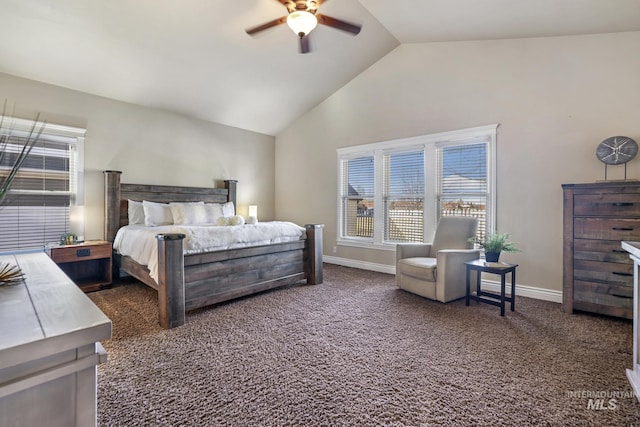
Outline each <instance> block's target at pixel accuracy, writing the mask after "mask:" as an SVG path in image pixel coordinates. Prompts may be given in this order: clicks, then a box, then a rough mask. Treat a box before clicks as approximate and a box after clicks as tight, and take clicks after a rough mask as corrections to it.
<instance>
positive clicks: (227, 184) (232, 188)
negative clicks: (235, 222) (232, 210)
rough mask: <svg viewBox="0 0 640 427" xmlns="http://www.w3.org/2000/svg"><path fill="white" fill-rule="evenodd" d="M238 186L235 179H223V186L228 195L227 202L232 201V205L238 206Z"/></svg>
mask: <svg viewBox="0 0 640 427" xmlns="http://www.w3.org/2000/svg"><path fill="white" fill-rule="evenodd" d="M237 186H238V181H237V180H235V179H225V180H224V188H226V189H227V190H229V195H228V196H227V201H228V202H233V206H235V207H236V209H237V208H238V206H237V205H236V188H237Z"/></svg>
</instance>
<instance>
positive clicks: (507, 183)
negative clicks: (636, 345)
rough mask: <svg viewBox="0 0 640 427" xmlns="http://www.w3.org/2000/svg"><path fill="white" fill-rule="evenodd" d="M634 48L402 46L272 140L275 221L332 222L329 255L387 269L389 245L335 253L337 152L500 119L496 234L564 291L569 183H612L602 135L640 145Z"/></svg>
mask: <svg viewBox="0 0 640 427" xmlns="http://www.w3.org/2000/svg"><path fill="white" fill-rule="evenodd" d="M638 46H640V33H639V32H634V33H621V34H604V35H595V36H576V37H556V38H538V39H518V40H497V41H482V42H452V43H431V44H408V45H402V46H399V47H398V48H397V49H395V50H394V51H393V52H391V53H390V54H389V55H387V56H386V57H385V58H383V59H382V60H380V61H379V62H378V63H376V64H375V65H373V66H372V67H370V68H369V69H368V70H367V71H365V72H364V73H362V74H361V75H359V76H358V77H357V78H355V79H354V80H353V81H351V82H350V83H349V84H347V85H346V86H345V87H343V88H342V89H341V90H339V91H338V92H336V93H335V94H333V95H332V96H331V97H329V98H328V99H327V100H326V101H325V102H323V103H322V104H321V105H319V106H318V107H316V108H315V109H313V110H312V111H310V112H309V113H307V114H306V115H304V116H303V117H301V118H300V119H299V120H297V121H296V122H294V123H293V124H292V125H291V126H290V127H289V128H288V129H287V130H286V131H284V132H282V133H281V134H279V135H277V136H276V189H277V191H276V203H275V204H276V216H277V217H287V218H291V219H292V220H294V221H296V222H298V223H306V222H319V223H324V224H325V230H324V231H325V232H324V242H325V247H324V253H325V254H326V255H329V256H335V257H338V258H343V259H348V260H351V261H356V264H357V263H362V264H363V265H365V264H366V263H372V264H373V265H389V266H391V265H393V263H394V259H395V254H394V252H392V251H391V252H390V251H380V250H367V249H358V248H349V247H340V246H338V247H337V251H336V252H335V253H334V252H333V247H334V246H335V245H336V243H335V242H336V236H337V230H336V222H337V221H336V218H337V213H336V212H337V203H336V202H337V200H336V187H337V172H336V166H337V160H336V159H337V157H336V148H338V147H345V146H352V145H358V144H364V143H370V142H375V141H384V140H392V139H399V138H405V137H411V136H417V135H424V134H431V133H437V132H444V131H450V130H457V129H463V128H470V127H474V126H481V125H487V124H493V123H498V124H499V125H500V126H499V128H498V143H497V153H498V155H497V156H498V159H497V170H498V198H497V203H498V215H497V224H498V230H499V231H501V232H510V233H512V235H513V238H514V240H515V241H517V242H518V244H519V246H520V248H521V250H522V252H520V253H517V254H507V255H506V256H505V258H504V259H505V260H507V261H511V262H517V263H519V264H520V268H519V270H518V276H519V277H518V284H519V285H525V286H532V287H539V288H546V289H550V290H555V291H560V290H561V286H562V191H561V184H562V183H577V182H594V181H596V180H602V179H603V178H604V167H603V164H602V163H600V162H599V161H598V160H597V158H596V157H595V149H596V146H597V145H598V143H600V142H601V141H602V140H604V139H605V138H607V137H609V136H614V135H625V136H629V137H631V138H633V139H635V140H636V141H638V142H640V55H638V54H637V50H638ZM609 171H610V173H609V178H610V179H611V178H621V177H622V171H623V169H622V167H617V168H609ZM628 177H630V178H636V179H638V178H640V156H639V157H638V158H637V159H635V160H634V161H632V162H631V163H629V165H628Z"/></svg>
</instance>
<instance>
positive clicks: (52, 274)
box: [0, 253, 111, 427]
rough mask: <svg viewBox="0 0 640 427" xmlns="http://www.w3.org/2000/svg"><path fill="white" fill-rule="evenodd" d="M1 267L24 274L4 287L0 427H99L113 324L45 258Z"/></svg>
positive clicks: (0, 291)
mask: <svg viewBox="0 0 640 427" xmlns="http://www.w3.org/2000/svg"><path fill="white" fill-rule="evenodd" d="M0 262H11V263H13V264H16V263H17V264H18V265H19V267H20V268H21V269H22V271H23V272H24V273H25V280H24V282H23V283H21V284H18V285H13V286H0V425H1V426H3V427H10V426H40V425H46V426H52V427H53V426H61V427H62V426H64V427H70V426H81V427H85V426H95V425H96V399H97V365H98V364H100V363H103V362H105V361H106V359H107V355H106V352H105V351H104V349H103V348H102V345H101V344H100V341H101V340H105V339H109V338H110V337H111V321H110V320H109V318H108V317H107V316H105V315H104V313H102V311H100V309H99V308H98V307H97V306H96V305H95V304H94V303H93V302H92V301H91V300H90V299H89V298H88V297H87V296H86V295H85V294H84V293H83V292H82V291H81V290H80V288H78V287H77V286H76V285H75V284H74V283H73V282H72V281H71V280H70V279H69V278H68V277H67V276H66V275H65V274H64V273H63V272H62V270H60V268H59V267H58V266H57V265H56V264H55V263H54V262H53V261H52V260H51V259H50V258H49V257H48V256H47V255H46V254H45V253H24V254H16V255H4V256H0Z"/></svg>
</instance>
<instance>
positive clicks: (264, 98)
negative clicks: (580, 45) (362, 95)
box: [0, 0, 640, 135]
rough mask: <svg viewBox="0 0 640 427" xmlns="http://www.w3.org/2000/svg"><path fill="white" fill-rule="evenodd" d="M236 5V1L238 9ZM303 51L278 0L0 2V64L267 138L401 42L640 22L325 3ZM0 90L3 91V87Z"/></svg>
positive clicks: (633, 10)
mask: <svg viewBox="0 0 640 427" xmlns="http://www.w3.org/2000/svg"><path fill="white" fill-rule="evenodd" d="M241 7H242V8H241ZM319 12H320V13H323V14H326V15H329V16H333V17H335V18H340V19H343V20H345V21H349V22H353V23H357V24H360V25H362V31H361V32H360V34H359V35H357V36H355V37H353V36H352V35H350V34H348V33H344V32H341V31H338V30H335V29H333V28H330V27H326V26H318V28H316V29H315V30H314V31H313V32H312V33H311V36H310V37H311V48H312V52H311V53H309V54H305V55H302V54H299V53H298V44H297V39H296V36H295V35H294V34H293V33H292V32H291V30H289V28H287V27H286V25H282V26H278V27H275V28H272V29H270V30H267V31H264V32H262V33H260V34H259V35H257V36H255V37H250V36H248V35H247V34H246V33H245V32H244V30H245V29H246V28H250V27H253V26H256V25H258V24H261V23H263V22H266V21H270V20H272V19H275V18H278V17H281V16H283V15H285V14H286V10H285V8H284V6H282V5H281V4H280V3H279V2H278V1H277V0H133V1H132V0H56V1H51V0H0V58H1V60H0V72H5V73H8V74H12V75H16V76H21V77H25V78H29V79H33V80H38V81H41V82H45V83H50V84H54V85H58V86H63V87H67V88H70V89H75V90H79V91H82V92H87V93H91V94H95V95H100V96H104V97H108V98H113V99H118V100H122V101H127V102H131V103H135V104H140V105H145V106H150V107H156V108H163V109H167V110H171V111H175V112H178V113H181V114H185V115H189V116H194V117H198V118H201V119H205V120H210V121H213V122H217V123H223V124H226V125H230V126H235V127H239V128H243V129H248V130H252V131H256V132H260V133H265V134H269V135H275V134H277V133H278V132H280V131H281V130H283V129H284V128H285V127H286V126H287V125H288V124H290V123H291V122H292V121H293V120H295V119H296V118H298V117H299V116H301V115H302V114H304V113H305V112H306V111H308V110H310V109H311V108H313V107H314V106H316V105H317V104H319V103H320V102H322V101H323V100H324V99H325V98H327V97H328V96H330V95H331V94H332V93H333V92H335V91H336V90H338V89H339V88H340V87H342V86H343V85H345V84H346V83H347V82H349V81H350V80H351V79H353V78H354V77H355V76H357V75H358V74H359V73H361V72H362V71H364V70H365V69H366V68H368V67H369V66H371V65H372V64H374V63H375V62H376V61H378V60H379V59H380V58H382V57H383V56H384V55H386V54H387V53H388V52H390V51H391V50H392V49H394V48H395V47H396V46H398V44H400V43H423V42H439V41H452V40H486V39H500V38H521V37H545V36H557V35H574V34H593V33H607V32H621V31H640V0H395V1H389V0H325V2H324V3H323V4H322V5H321V7H320V9H319ZM0 97H1V94H0Z"/></svg>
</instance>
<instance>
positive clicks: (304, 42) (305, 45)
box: [300, 35, 311, 53]
mask: <svg viewBox="0 0 640 427" xmlns="http://www.w3.org/2000/svg"><path fill="white" fill-rule="evenodd" d="M310 50H311V48H310V46H309V36H308V35H307V36H304V37H300V53H309V51H310Z"/></svg>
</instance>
